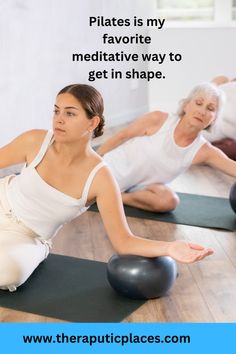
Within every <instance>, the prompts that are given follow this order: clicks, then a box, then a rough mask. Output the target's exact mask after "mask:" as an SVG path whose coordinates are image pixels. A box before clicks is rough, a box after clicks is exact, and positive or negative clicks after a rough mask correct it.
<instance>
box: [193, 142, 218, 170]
mask: <svg viewBox="0 0 236 354" xmlns="http://www.w3.org/2000/svg"><path fill="white" fill-rule="evenodd" d="M220 153H221V152H220V151H219V149H218V148H216V147H215V146H213V145H212V144H211V143H210V142H206V143H205V144H203V145H202V147H201V148H200V150H199V151H198V152H197V154H196V156H195V157H194V160H193V164H194V165H197V164H204V163H206V164H207V163H209V161H210V160H211V159H212V158H214V157H215V156H216V155H218V154H220Z"/></svg>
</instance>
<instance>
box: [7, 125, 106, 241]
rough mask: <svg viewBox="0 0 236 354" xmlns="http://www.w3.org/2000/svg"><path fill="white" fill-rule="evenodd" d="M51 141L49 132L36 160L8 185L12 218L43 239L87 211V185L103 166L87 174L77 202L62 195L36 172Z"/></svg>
mask: <svg viewBox="0 0 236 354" xmlns="http://www.w3.org/2000/svg"><path fill="white" fill-rule="evenodd" d="M52 142H53V133H52V132H51V131H48V132H47V134H46V136H45V139H44V141H43V144H42V146H41V148H40V151H39V153H38V154H37V156H36V157H35V159H34V160H33V161H32V162H31V163H30V165H29V166H27V167H26V166H25V167H24V168H23V169H22V171H21V173H20V174H19V175H17V176H15V177H14V178H13V179H12V180H11V181H10V183H9V185H8V186H7V198H8V202H9V204H10V207H11V208H12V211H13V213H14V215H15V216H16V217H17V219H19V220H21V221H22V222H23V223H24V224H25V225H26V226H27V227H29V228H30V229H32V230H33V231H34V232H35V233H36V234H38V235H39V236H41V237H42V238H43V239H45V240H47V239H49V238H51V237H52V236H53V235H54V234H55V233H56V231H58V229H59V228H60V227H61V226H62V225H63V224H65V223H66V222H69V221H70V220H72V219H74V218H76V217H77V216H79V215H81V214H82V213H84V212H85V211H86V210H87V209H88V208H89V207H86V206H85V205H86V202H87V197H88V192H89V188H90V185H91V183H92V181H93V178H94V176H95V174H96V173H97V171H98V170H99V169H100V168H101V167H103V166H104V162H100V163H99V164H98V165H96V166H95V167H94V168H93V170H92V171H91V172H90V174H89V176H88V178H87V181H86V183H85V186H84V189H83V193H82V197H81V198H80V199H76V198H73V197H71V196H69V195H67V194H64V193H63V192H60V191H59V190H57V189H55V188H53V187H52V186H50V185H49V184H47V183H46V182H45V181H44V180H43V179H42V178H41V177H40V175H39V174H38V172H37V171H36V166H37V165H38V164H39V163H40V161H41V160H42V159H43V157H44V155H45V153H46V151H47V149H48V147H49V146H50V144H51V143H52Z"/></svg>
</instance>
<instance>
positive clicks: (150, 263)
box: [107, 255, 177, 299]
mask: <svg viewBox="0 0 236 354" xmlns="http://www.w3.org/2000/svg"><path fill="white" fill-rule="evenodd" d="M176 276H177V266H176V263H175V261H174V260H173V259H172V258H171V257H167V256H162V257H154V258H148V257H142V256H134V255H114V256H112V257H111V259H110V260H109V262H108V264H107V277H108V281H109V283H110V285H111V286H112V288H113V289H114V290H116V291H117V292H118V293H120V294H122V295H124V296H127V297H129V298H133V299H153V298H157V297H160V296H163V295H165V294H166V292H167V291H168V290H169V289H170V288H171V287H172V285H173V284H174V282H175V279H176Z"/></svg>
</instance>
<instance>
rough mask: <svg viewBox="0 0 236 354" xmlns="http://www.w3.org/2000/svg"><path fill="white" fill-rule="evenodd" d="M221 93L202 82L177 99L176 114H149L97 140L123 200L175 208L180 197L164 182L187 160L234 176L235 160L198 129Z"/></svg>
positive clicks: (211, 117)
mask: <svg viewBox="0 0 236 354" xmlns="http://www.w3.org/2000/svg"><path fill="white" fill-rule="evenodd" d="M222 98H223V93H222V91H221V90H220V89H219V88H218V87H217V86H216V85H214V84H212V83H203V84H200V85H198V86H196V87H195V88H194V89H193V90H192V91H191V92H190V94H189V95H188V97H187V98H185V99H183V100H182V101H181V103H180V106H179V110H178V112H177V114H174V115H173V114H168V113H165V112H159V111H156V112H151V113H148V114H146V115H144V116H143V117H141V118H139V119H138V120H136V121H134V122H133V123H131V124H130V125H129V126H128V127H126V128H124V129H122V130H121V131H119V132H118V133H116V134H115V135H114V136H113V137H111V138H110V139H108V140H107V141H106V142H105V143H104V144H103V145H101V147H100V148H99V149H98V150H97V152H98V153H99V154H100V155H102V156H104V160H105V161H106V163H107V164H108V166H109V167H110V168H111V170H112V172H113V175H114V176H115V178H116V180H117V182H118V185H119V187H120V190H121V192H122V199H123V203H124V204H127V205H130V206H134V207H137V208H141V209H145V210H150V211H159V212H165V211H171V210H174V209H175V208H176V207H177V205H178V203H179V198H178V196H177V194H176V193H175V192H174V191H173V190H171V189H170V188H169V187H168V183H169V182H171V181H172V180H173V179H174V178H176V177H177V176H179V175H180V174H181V173H183V172H184V171H185V170H186V169H187V168H189V167H190V166H191V165H197V164H208V165H209V166H212V167H214V168H216V169H219V170H220V171H222V172H224V173H226V174H228V175H230V176H233V177H236V162H234V161H232V160H230V159H229V158H228V157H227V156H226V155H225V154H224V153H223V152H222V151H220V150H219V149H217V148H216V147H213V146H212V145H211V144H210V143H209V142H207V140H206V139H205V138H203V137H202V134H201V133H202V131H203V130H206V129H208V128H209V127H210V126H211V125H212V124H213V123H214V122H215V120H216V119H217V116H218V114H219V112H220V110H221V107H222Z"/></svg>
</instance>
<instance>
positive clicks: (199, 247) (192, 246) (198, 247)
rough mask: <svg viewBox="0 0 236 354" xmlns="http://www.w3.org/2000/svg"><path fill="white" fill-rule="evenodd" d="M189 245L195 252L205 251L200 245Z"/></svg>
mask: <svg viewBox="0 0 236 354" xmlns="http://www.w3.org/2000/svg"><path fill="white" fill-rule="evenodd" d="M188 245H189V247H190V248H192V249H194V250H199V251H200V250H204V247H203V246H201V245H198V244H196V243H191V242H190V243H188Z"/></svg>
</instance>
